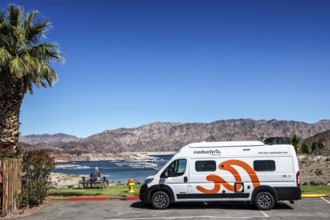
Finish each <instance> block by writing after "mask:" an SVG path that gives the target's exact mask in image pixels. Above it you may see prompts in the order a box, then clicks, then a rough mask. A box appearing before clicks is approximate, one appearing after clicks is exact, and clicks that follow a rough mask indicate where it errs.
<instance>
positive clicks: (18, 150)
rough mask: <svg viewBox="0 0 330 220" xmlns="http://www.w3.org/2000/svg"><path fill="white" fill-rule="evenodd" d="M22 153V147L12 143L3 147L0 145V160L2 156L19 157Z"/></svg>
mask: <svg viewBox="0 0 330 220" xmlns="http://www.w3.org/2000/svg"><path fill="white" fill-rule="evenodd" d="M22 153H23V148H22V147H20V146H18V147H15V146H13V145H8V146H5V147H2V146H0V160H1V159H4V158H20V157H21V155H22Z"/></svg>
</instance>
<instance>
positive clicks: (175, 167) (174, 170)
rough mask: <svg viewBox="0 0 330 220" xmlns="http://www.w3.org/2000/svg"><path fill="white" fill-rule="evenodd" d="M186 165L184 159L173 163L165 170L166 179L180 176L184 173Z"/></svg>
mask: <svg viewBox="0 0 330 220" xmlns="http://www.w3.org/2000/svg"><path fill="white" fill-rule="evenodd" d="M186 164H187V160H186V159H180V160H175V161H173V162H172V163H171V164H170V165H169V166H168V167H167V169H166V170H167V173H168V177H175V176H182V175H183V174H184V173H185V172H186Z"/></svg>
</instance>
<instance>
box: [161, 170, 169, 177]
mask: <svg viewBox="0 0 330 220" xmlns="http://www.w3.org/2000/svg"><path fill="white" fill-rule="evenodd" d="M161 177H163V178H167V177H168V172H167V170H165V171H164V172H163V173H162V175H161Z"/></svg>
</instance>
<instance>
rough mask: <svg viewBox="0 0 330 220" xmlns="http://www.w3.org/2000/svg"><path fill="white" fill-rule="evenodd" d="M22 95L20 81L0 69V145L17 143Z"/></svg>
mask: <svg viewBox="0 0 330 220" xmlns="http://www.w3.org/2000/svg"><path fill="white" fill-rule="evenodd" d="M23 97H24V92H23V85H22V81H21V80H20V79H19V78H17V77H16V76H13V75H12V74H10V73H9V72H8V71H5V70H2V71H0V147H6V146H8V145H14V146H16V145H17V142H18V138H19V126H20V123H19V114H20V108H21V105H22V101H23Z"/></svg>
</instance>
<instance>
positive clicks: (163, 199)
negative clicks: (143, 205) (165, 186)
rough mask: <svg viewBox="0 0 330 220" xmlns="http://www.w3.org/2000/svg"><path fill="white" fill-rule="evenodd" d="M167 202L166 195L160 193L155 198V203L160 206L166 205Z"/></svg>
mask: <svg viewBox="0 0 330 220" xmlns="http://www.w3.org/2000/svg"><path fill="white" fill-rule="evenodd" d="M166 202H167V200H166V197H165V196H164V195H161V194H159V195H156V196H155V198H154V204H155V205H156V206H157V207H159V208H162V207H164V206H165V204H166Z"/></svg>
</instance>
